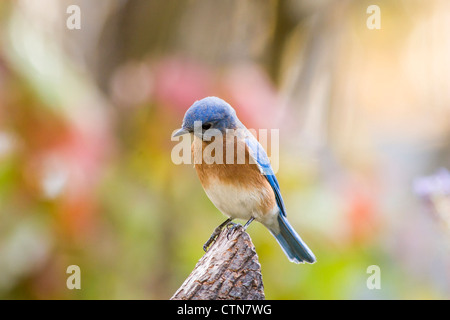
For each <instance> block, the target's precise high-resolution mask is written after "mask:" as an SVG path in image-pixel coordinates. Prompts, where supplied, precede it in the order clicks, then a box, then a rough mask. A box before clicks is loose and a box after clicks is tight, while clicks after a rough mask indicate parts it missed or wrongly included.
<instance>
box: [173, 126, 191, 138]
mask: <svg viewBox="0 0 450 320" xmlns="http://www.w3.org/2000/svg"><path fill="white" fill-rule="evenodd" d="M186 133H189V131H187V130H186V129H183V128H181V129H179V130H177V132H175V133H174V134H173V135H172V138H174V137H178V136H182V135H183V134H186Z"/></svg>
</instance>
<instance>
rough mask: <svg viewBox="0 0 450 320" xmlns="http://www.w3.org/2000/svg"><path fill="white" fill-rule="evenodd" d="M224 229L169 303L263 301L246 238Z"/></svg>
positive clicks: (252, 251)
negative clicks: (179, 301)
mask: <svg viewBox="0 0 450 320" xmlns="http://www.w3.org/2000/svg"><path fill="white" fill-rule="evenodd" d="M228 231H229V229H228V228H224V229H223V230H222V232H221V233H220V234H219V236H218V238H217V240H216V242H215V243H213V244H212V245H211V247H210V248H209V250H208V251H207V252H206V253H205V254H204V255H203V257H202V258H201V259H200V260H199V261H198V262H197V265H196V266H195V268H194V270H193V271H192V273H191V274H190V275H189V276H188V277H187V279H186V280H185V281H184V283H183V284H182V285H181V287H180V288H179V289H178V290H177V292H175V294H174V295H173V297H172V298H171V300H243V299H245V300H263V299H264V286H263V282H262V275H261V265H260V264H259V262H258V256H257V254H256V251H255V247H254V245H253V243H252V241H251V239H250V236H249V235H248V233H247V232H245V230H244V228H242V227H238V228H235V229H234V230H232V232H231V233H230V234H229V235H228V239H227V234H228Z"/></svg>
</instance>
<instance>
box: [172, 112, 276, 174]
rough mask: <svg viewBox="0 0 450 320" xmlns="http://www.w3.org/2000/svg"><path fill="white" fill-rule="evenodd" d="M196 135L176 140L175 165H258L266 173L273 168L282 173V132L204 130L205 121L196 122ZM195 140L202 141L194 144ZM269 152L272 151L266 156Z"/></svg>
mask: <svg viewBox="0 0 450 320" xmlns="http://www.w3.org/2000/svg"><path fill="white" fill-rule="evenodd" d="M175 132H176V131H174V133H175ZM192 133H193V135H191V134H186V135H183V136H181V137H180V136H176V137H172V141H177V142H178V143H177V144H176V145H175V146H174V147H173V148H172V152H171V158H172V162H173V163H174V164H176V165H179V164H194V165H195V164H202V163H205V164H243V165H244V164H257V165H258V166H259V167H260V168H261V169H262V170H263V171H264V169H265V168H270V167H271V168H272V172H273V173H276V172H278V168H279V150H280V149H279V136H280V135H279V129H270V130H268V129H259V130H258V131H256V130H254V129H246V128H242V129H226V130H225V132H222V131H220V130H218V129H213V128H212V129H208V130H203V129H202V123H201V121H196V122H195V123H194V132H192ZM195 137H198V138H199V139H200V140H198V141H199V143H194V144H193V142H194V140H193V139H195ZM255 137H258V140H256V138H255ZM202 141H203V142H206V144H205V145H204V144H203V142H202ZM258 141H259V143H258ZM267 150H270V152H267V153H266V151H267Z"/></svg>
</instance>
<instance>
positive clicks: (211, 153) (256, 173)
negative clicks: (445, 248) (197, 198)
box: [192, 136, 276, 212]
mask: <svg viewBox="0 0 450 320" xmlns="http://www.w3.org/2000/svg"><path fill="white" fill-rule="evenodd" d="M214 143H215V142H214V141H213V142H206V141H202V140H201V139H199V138H198V137H194V142H193V143H192V153H193V157H194V161H195V159H197V162H199V161H200V160H201V163H196V164H195V165H194V166H195V169H196V171H197V175H198V177H199V179H200V183H201V184H202V186H203V188H204V189H205V190H206V191H207V190H208V189H211V188H212V187H213V186H212V185H213V184H221V185H226V186H234V187H235V188H237V189H240V190H242V191H243V192H253V193H257V194H258V198H259V199H260V201H259V202H260V203H259V204H258V205H257V207H258V208H255V209H257V210H259V211H261V212H266V211H269V210H272V209H273V208H274V206H275V205H276V200H275V194H274V192H273V190H272V188H271V186H270V184H269V182H268V181H267V179H266V178H265V176H264V175H263V174H261V172H260V170H259V168H258V166H257V165H256V163H252V162H251V161H250V160H251V156H250V154H249V151H248V147H247V145H246V144H245V142H243V141H242V140H239V139H237V138H236V137H233V136H228V137H224V138H223V142H222V143H220V144H219V143H215V145H213V144H214ZM220 152H221V154H220ZM227 152H232V154H231V155H230V154H228V157H227ZM227 160H228V161H227ZM218 162H219V163H218ZM240 162H243V163H240ZM207 193H208V191H207ZM211 200H213V199H211ZM213 202H214V201H213Z"/></svg>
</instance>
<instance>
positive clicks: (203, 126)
mask: <svg viewBox="0 0 450 320" xmlns="http://www.w3.org/2000/svg"><path fill="white" fill-rule="evenodd" d="M188 133H191V134H193V137H194V141H193V143H192V153H193V157H194V166H195V169H196V171H197V174H198V177H199V179H200V183H201V184H202V186H203V188H204V190H205V192H206V194H207V195H208V197H209V199H210V200H211V201H212V203H213V204H214V205H215V206H216V207H217V208H218V209H219V210H220V211H221V212H222V213H223V214H224V215H225V216H227V217H228V219H227V220H226V221H225V222H224V223H222V224H221V225H220V226H218V227H217V228H216V229H215V230H214V232H213V234H212V235H211V238H210V239H209V240H208V241H207V242H206V243H205V245H204V247H203V248H204V250H205V251H206V250H207V248H208V246H209V245H210V244H211V243H212V242H213V241H214V240H215V238H216V237H217V236H218V234H219V233H220V231H221V229H222V228H224V227H225V226H226V225H230V224H232V222H231V221H232V220H233V219H243V220H248V221H247V223H246V224H245V225H244V228H247V226H248V225H249V224H250V223H251V222H252V221H253V220H256V221H258V222H260V223H262V224H263V225H264V226H266V227H267V229H269V231H270V232H271V233H272V235H273V236H274V237H275V238H276V239H277V241H278V243H279V244H280V246H281V248H282V249H283V251H284V252H285V254H286V255H287V257H288V258H289V260H291V261H293V262H295V263H304V262H308V263H314V262H315V261H316V258H315V256H314V254H313V253H312V251H311V250H310V249H309V248H308V246H307V245H306V244H305V243H304V242H303V240H302V239H301V238H300V236H299V235H298V234H297V232H295V230H294V229H293V228H292V226H291V225H290V224H289V222H288V220H287V218H286V209H285V206H284V203H283V199H282V197H281V193H280V186H279V185H278V181H277V179H276V177H275V174H274V172H273V170H272V167H271V165H270V162H269V158H268V156H267V154H266V152H265V151H264V149H263V148H262V146H261V145H260V143H259V142H258V141H257V140H256V138H255V137H254V136H253V135H252V134H251V133H250V132H249V131H248V130H247V128H246V127H245V126H244V125H243V124H242V123H241V121H239V119H238V117H237V116H236V111H235V110H234V109H233V108H232V107H231V106H230V105H229V104H228V103H227V102H225V101H224V100H222V99H220V98H217V97H207V98H204V99H202V100H199V101H196V102H195V103H194V104H193V105H192V106H191V107H190V108H189V109H188V110H187V112H186V114H185V116H184V119H183V124H182V127H181V129H179V130H178V131H176V132H175V133H174V134H173V136H174V137H176V136H180V135H183V134H188ZM213 144H214V145H213ZM212 146H214V148H212ZM240 150H242V151H243V152H239V151H240ZM236 226H237V225H236V224H232V227H231V228H234V227H236Z"/></svg>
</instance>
